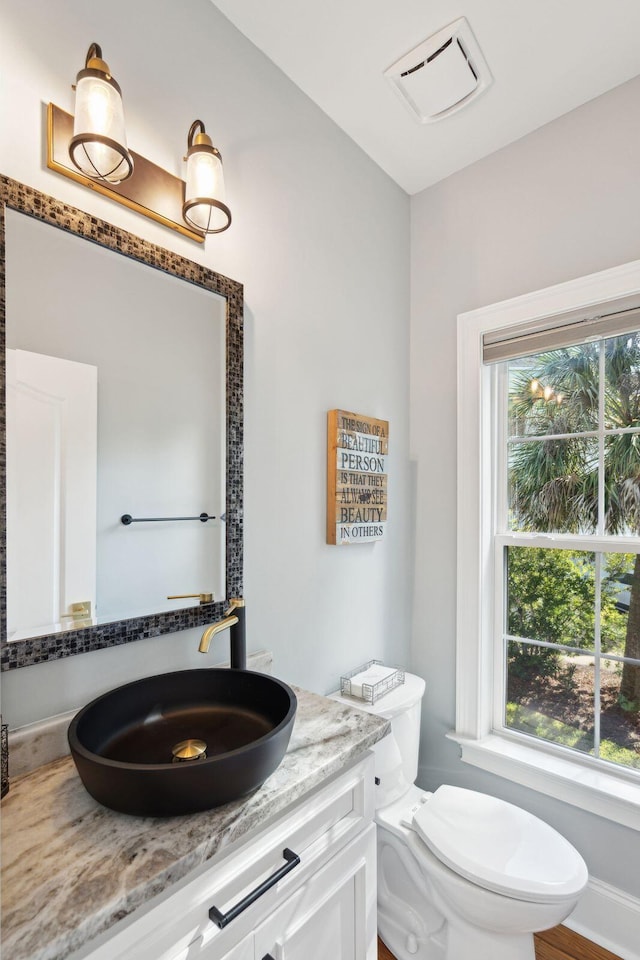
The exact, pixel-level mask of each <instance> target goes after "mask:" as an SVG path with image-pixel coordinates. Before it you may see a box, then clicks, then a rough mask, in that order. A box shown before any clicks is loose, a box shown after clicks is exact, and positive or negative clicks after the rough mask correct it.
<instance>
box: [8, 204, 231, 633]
mask: <svg viewBox="0 0 640 960" xmlns="http://www.w3.org/2000/svg"><path fill="white" fill-rule="evenodd" d="M6 265H7V277H6V297H7V299H6V306H7V347H8V348H11V349H13V350H18V351H26V352H29V353H37V354H40V355H45V356H47V357H51V358H58V359H60V360H64V361H70V362H73V363H76V364H80V365H84V366H93V367H95V368H97V381H98V383H97V390H98V408H97V483H96V487H97V502H96V520H95V523H94V522H93V519H91V520H89V518H88V515H87V516H85V521H86V522H85V524H84V526H85V528H89V527H92V536H93V538H94V543H95V568H96V597H95V616H94V618H93V622H97V623H106V622H111V621H114V620H121V619H125V618H127V617H136V616H143V615H145V614H151V613H160V612H162V611H168V610H173V609H176V608H179V607H184V606H193V603H194V601H193V600H167V597H168V596H169V595H174V594H194V593H213V594H214V597H215V599H216V600H219V599H222V598H223V597H224V596H225V586H226V584H225V530H224V523H223V521H221V520H220V517H221V514H223V513H224V510H225V499H226V489H225V467H226V460H225V455H226V450H225V447H226V417H225V401H226V349H225V333H226V306H225V301H224V300H223V298H221V297H218V296H217V295H216V294H214V293H211V292H210V291H208V290H205V289H203V288H202V287H199V286H196V285H194V284H190V283H188V282H185V281H184V280H181V279H178V278H177V277H174V276H171V275H170V274H167V273H164V272H162V271H161V270H155V269H153V268H152V267H150V266H148V265H147V264H144V263H140V262H137V261H135V260H132V259H129V258H127V257H125V256H121V255H120V254H117V253H115V252H113V251H111V250H108V249H105V248H103V247H100V246H98V245H96V244H94V243H89V242H87V241H86V240H83V239H81V238H79V237H76V236H73V235H72V234H70V233H66V232H64V231H61V230H57V229H56V228H55V227H52V226H51V225H49V224H45V223H42V222H40V221H37V220H35V219H33V218H31V217H28V216H25V215H24V214H21V213H18V212H16V211H14V210H7V216H6ZM36 379H38V378H36ZM35 389H36V390H41V391H42V392H46V391H45V390H44V386H43V381H42V380H40V382H39V385H38V384H36V386H35ZM84 439H86V435H85V434H84V433H83V440H84ZM8 442H9V443H11V442H12V441H11V440H10V439H9V441H8ZM37 442H38V443H40V444H42V447H43V450H42V451H41V453H42V455H44V448H45V446H46V443H48V442H50V441H45V440H38V441H37ZM52 456H53V454H52ZM36 461H37V462H38V463H40V461H41V457H40V456H39V455H36ZM31 472H35V471H31ZM42 472H44V471H42ZM42 479H44V478H42ZM53 485H54V480H53V479H52V480H51V485H49V486H47V488H46V494H45V491H44V490H42V491H41V494H40V495H39V496H38V502H40V501H41V500H42V499H44V497H45V495H46V497H48V498H49V499H51V497H52V496H53ZM12 489H14V490H15V483H14V484H13V488H12ZM8 498H9V503H8V510H9V513H10V515H15V512H16V511H15V509H14V503H13V499H14V496H13V494H12V492H11V490H9V491H8ZM35 502H36V501H35V500H33V499H32V498H30V501H29V503H25V501H24V499H23V500H22V502H21V503H20V504H19V505H18V508H17V509H18V510H19V512H20V514H21V524H22V526H21V530H22V531H23V532H24V531H25V530H29V531H30V533H29V542H28V544H27V546H26V548H25V549H26V550H27V557H31V558H33V557H34V556H39V557H43V556H44V555H45V554H48V555H50V547H49V545H48V537H49V534H48V533H47V532H45V528H46V527H47V525H48V526H49V527H50V526H51V525H52V523H53V519H52V518H49V520H47V521H44V520H43V518H42V516H41V515H40V513H39V510H35V509H34V506H33V505H34V503H35ZM83 512H84V508H83ZM23 513H24V514H26V515H24V516H23ZM201 513H206V514H208V515H211V516H215V517H216V519H215V520H210V521H207V522H206V523H202V522H201V521H200V520H194V521H187V520H185V521H171V520H167V521H166V522H141V523H134V524H131V525H129V526H125V525H123V524H122V523H121V519H120V518H121V517H122V515H124V514H130V515H131V516H133V517H134V518H136V519H137V518H155V517H158V518H173V517H198V516H199V515H200V514H201ZM15 539H16V538H15V537H13V538H12V541H13V542H14V543H15ZM20 539H21V541H22V539H23V538H22V536H21V537H20ZM18 556H19V554H18ZM30 562H31V561H28V563H30ZM21 563H22V565H23V566H24V563H23V562H18V561H17V560H16V556H15V552H14V550H13V548H12V546H11V543H10V544H9V553H8V557H7V566H8V571H9V574H8V576H9V606H10V609H11V611H12V616H13V611H18V610H20V609H21V610H22V611H23V612H22V613H21V614H20V620H19V622H20V634H19V636H20V637H25V636H37V635H39V634H42V633H44V632H54V630H59V629H63V630H66V629H71V628H73V626H74V621H73V619H72V618H69V619H66V620H62V621H61V622H60V619H59V617H60V614H66V613H68V612H69V610H68V608H69V605H70V604H71V603H76V602H79V601H86V600H89V599H90V596H89V595H88V594H87V595H85V593H86V591H84V592H83V593H82V595H76V591H75V590H74V591H73V595H72V594H70V593H69V594H67V595H65V596H62V597H61V595H60V590H59V586H58V587H57V588H55V587H54V589H57V597H56V600H55V601H54V600H53V599H52V598H51V597H48V599H38V600H37V602H36V599H35V598H34V597H33V594H32V592H31V590H32V582H33V579H34V578H33V576H29V577H28V578H27V579H26V581H25V578H24V577H23V576H22V575H18V573H16V572H15V571H19V569H20V565H21ZM11 571H13V573H12V572H11ZM29 581H32V582H31V583H30V582H29ZM52 603H53V604H54V606H55V608H56V610H57V611H58V624H59V625H58V626H57V627H54V628H53V629H50V624H47V630H40V629H38V627H37V624H39V623H42V622H43V621H42V616H43V614H42V612H41V610H42V608H44V609H46V610H47V611H49V610H50V609H51V604H52ZM36 609H37V610H38V612H37V614H35V610H36ZM29 610H33V611H34V616H32V617H31V622H30V623H28V622H27V623H23V619H27V620H29V615H28V611H29ZM25 611H26V613H25ZM14 622H18V621H15V620H14ZM75 625H79V624H78V623H77V622H75ZM9 639H18V635H16V636H14V637H13V638H11V636H9Z"/></svg>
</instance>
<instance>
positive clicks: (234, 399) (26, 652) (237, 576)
mask: <svg viewBox="0 0 640 960" xmlns="http://www.w3.org/2000/svg"><path fill="white" fill-rule="evenodd" d="M7 207H8V208H11V209H13V210H16V211H18V212H20V213H23V214H26V215H27V216H30V217H34V218H35V219H37V220H40V221H43V222H45V223H49V224H51V225H52V226H54V227H57V228H59V229H61V230H64V231H67V232H69V233H71V234H74V235H76V236H78V237H81V238H85V239H86V240H89V241H92V242H94V243H97V244H99V245H100V246H102V247H105V248H107V249H110V250H114V251H116V252H117V253H120V254H122V255H124V256H126V257H130V258H132V259H133V260H137V261H140V262H142V263H145V264H148V265H149V266H151V267H154V268H156V269H158V270H161V271H163V272H165V273H167V274H170V275H172V276H174V277H176V278H178V279H181V280H184V281H187V282H188V283H192V284H195V285H196V286H199V287H202V288H203V289H205V290H209V291H211V292H213V293H216V294H218V295H219V296H221V297H223V298H224V299H225V301H226V367H227V369H226V524H225V534H226V593H227V597H241V596H242V595H243V350H244V346H243V288H242V284H240V283H237V282H236V281H234V280H230V279H229V278H228V277H224V276H222V275H220V274H218V273H215V272H214V271H213V270H210V269H208V268H206V267H204V266H202V265H201V264H198V263H194V262H193V261H191V260H187V259H186V258H184V257H182V256H180V255H178V254H176V253H173V252H171V251H169V250H166V249H164V248H163V247H159V246H157V245H155V244H152V243H148V242H147V241H145V240H141V239H140V238H139V237H136V236H134V235H133V234H130V233H128V232H126V231H125V230H120V229H119V228H117V227H114V226H112V225H111V224H110V223H107V222H106V221H104V220H99V219H97V218H96V217H94V216H92V215H90V214H87V213H85V212H84V211H82V210H78V209H76V208H74V207H71V206H69V205H68V204H65V203H61V202H60V201H58V200H56V199H54V198H53V197H49V196H47V195H46V194H43V193H40V192H39V191H38V190H34V189H33V188H31V187H28V186H25V185H24V184H21V183H19V182H17V181H15V180H12V179H9V178H8V177H3V176H0V354H1V358H2V362H1V363H0V454H1V456H0V460H1V464H0V495H1V502H2V525H1V526H2V531H1V539H0V561H1V565H0V610H1V616H0V631H1V633H0V637H1V640H0V652H1V667H2V670H3V671H4V670H11V669H15V668H17V667H24V666H29V665H32V664H36V663H42V662H44V661H48V660H57V659H60V658H62V657H68V656H73V655H75V654H78V653H86V652H89V651H91V650H101V649H104V648H105V647H112V646H117V645H119V644H123V643H129V642H131V641H134V640H140V639H143V638H145V637H152V636H159V635H161V634H167V633H174V632H176V631H179V630H186V629H189V628H191V627H198V626H202V625H204V624H210V623H213V622H215V621H216V620H219V619H221V618H222V617H223V615H224V609H225V606H226V605H225V603H224V602H213V603H208V604H207V603H205V604H201V605H198V606H194V607H186V608H182V609H179V610H172V611H169V612H163V613H157V614H152V615H148V616H139V617H135V618H131V619H126V620H116V621H112V622H108V623H103V624H97V625H95V626H91V627H85V628H81V629H73V630H63V631H61V632H57V633H52V634H49V635H46V636H38V637H34V638H30V639H26V640H17V641H12V642H11V643H8V642H7V639H6V638H7V619H6V601H7V568H6V560H7V550H6V434H5V429H6V407H5V362H4V357H5V321H6V302H5V259H6V258H5V250H6V248H5V209H6V208H7ZM35 281H37V265H34V282H35Z"/></svg>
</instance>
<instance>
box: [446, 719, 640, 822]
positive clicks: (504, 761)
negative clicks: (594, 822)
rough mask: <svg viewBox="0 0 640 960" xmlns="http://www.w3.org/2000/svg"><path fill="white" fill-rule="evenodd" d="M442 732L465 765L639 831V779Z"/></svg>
mask: <svg viewBox="0 0 640 960" xmlns="http://www.w3.org/2000/svg"><path fill="white" fill-rule="evenodd" d="M447 736H448V737H449V738H450V739H451V740H455V741H456V743H458V744H459V745H460V749H461V751H462V760H463V761H464V763H470V764H472V765H473V766H475V767H480V768H481V769H482V770H487V771H488V772H490V773H495V774H496V775H497V776H499V777H504V778H505V779H507V780H512V781H513V782H514V783H519V784H521V785H522V786H525V787H530V788H531V789H532V790H537V791H538V792H539V793H544V794H546V796H550V797H555V798H556V799H557V800H563V801H564V802H565V803H570V804H573V806H576V807H580V808H581V809H582V810H586V811H588V812H589V813H594V814H596V816H599V817H605V818H606V819H607V820H613V821H614V822H615V823H620V824H623V825H624V826H625V827H630V828H631V829H633V830H640V782H639V783H634V782H633V781H631V780H627V779H625V778H623V777H617V776H615V774H612V773H608V772H606V771H603V770H600V769H595V768H593V767H591V766H588V765H586V764H582V763H580V762H579V761H576V760H573V759H571V758H567V757H562V756H558V755H556V754H552V753H551V752H550V751H546V750H544V749H540V748H538V747H537V746H530V745H529V744H525V743H522V742H521V741H520V740H518V741H515V740H511V739H510V738H508V737H502V736H498V735H497V734H491V735H489V736H487V737H484V738H483V739H481V740H471V739H468V738H467V737H463V736H460V735H459V734H457V733H455V732H453V733H449V734H447Z"/></svg>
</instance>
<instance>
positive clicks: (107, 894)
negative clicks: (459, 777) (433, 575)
mask: <svg viewBox="0 0 640 960" xmlns="http://www.w3.org/2000/svg"><path fill="white" fill-rule="evenodd" d="M294 689H295V692H296V695H297V697H298V712H297V715H296V721H295V725H294V728H293V733H292V736H291V741H290V743H289V748H288V750H287V753H286V754H285V757H284V759H283V761H282V763H281V764H280V766H279V767H278V769H277V770H276V771H275V773H273V774H272V775H271V776H270V777H269V778H268V780H267V781H266V782H265V783H264V784H263V785H262V787H260V789H258V790H257V791H256V792H255V793H253V794H252V795H251V796H250V797H248V798H244V799H243V800H237V801H235V802H233V803H228V804H226V805H225V806H223V807H218V808H216V809H214V810H210V811H207V812H205V813H197V814H191V815H189V816H184V817H171V818H168V819H153V818H144V817H130V816H126V815H124V814H120V813H114V812H113V811H111V810H107V809H106V808H105V807H103V806H101V805H100V804H99V803H97V802H96V801H95V800H93V798H92V797H90V796H89V794H88V793H87V792H86V790H85V789H84V787H83V786H82V783H81V782H80V779H79V777H78V775H77V773H76V769H75V766H74V764H73V761H72V760H71V758H70V757H63V758H61V759H59V760H56V761H54V762H53V763H48V764H46V765H45V766H42V767H39V768H38V769H36V770H34V771H33V772H32V773H29V774H26V775H24V776H22V777H20V778H18V779H17V780H15V781H12V783H11V789H10V791H9V794H8V795H7V797H5V799H4V800H3V801H2V953H3V956H6V957H7V958H9V957H11V960H63V958H64V957H67V956H69V955H70V954H71V953H73V952H75V951H76V950H79V949H80V948H81V947H82V946H83V945H84V944H86V943H87V941H89V940H90V939H91V938H92V937H94V936H96V935H97V934H98V933H101V932H103V931H105V930H108V929H109V928H110V927H111V926H112V925H113V924H115V923H117V921H118V920H121V919H122V918H123V917H125V916H127V915H128V914H130V913H132V912H133V911H134V910H137V909H138V908H139V907H141V906H143V905H144V904H145V903H147V902H148V901H149V900H151V899H152V898H153V897H154V896H156V895H157V894H159V893H161V892H162V891H164V890H166V889H167V888H168V887H169V886H170V885H171V884H173V883H176V882H177V881H178V880H181V879H182V878H183V877H185V876H186V875H187V874H189V873H190V872H191V871H192V870H194V869H196V868H197V867H199V866H200V865H201V864H203V863H205V862H206V861H208V860H210V859H211V858H212V857H214V856H215V855H216V854H217V853H218V852H219V851H221V850H222V849H223V848H224V849H226V848H227V847H229V845H230V844H232V843H234V842H236V841H238V840H239V839H240V838H242V837H245V836H246V835H247V834H248V833H250V831H252V830H253V829H254V828H257V827H261V826H262V825H264V823H265V822H266V821H267V820H268V819H271V818H273V817H274V816H275V815H276V814H278V813H280V812H281V811H282V810H284V809H285V808H286V807H288V806H289V805H290V804H291V803H293V802H294V801H296V800H298V799H300V798H301V797H303V796H304V795H305V794H307V793H308V792H309V791H311V790H312V789H313V788H314V787H317V786H318V785H319V784H321V783H322V782H323V781H324V780H326V779H327V778H329V777H331V776H333V775H334V774H336V773H338V772H339V771H340V770H342V769H343V768H344V767H346V766H348V765H349V764H350V763H351V762H352V761H353V760H355V759H356V758H357V757H358V756H359V755H360V754H362V753H363V752H364V751H365V750H366V749H368V748H369V747H370V746H372V745H373V744H374V743H376V742H377V741H378V740H380V739H382V737H384V736H385V735H386V733H387V731H388V729H389V722H388V721H387V720H383V719H381V718H380V717H377V716H374V715H371V714H368V713H365V712H364V711H362V710H356V709H352V708H351V707H346V706H344V705H343V704H341V703H338V702H336V701H334V700H329V699H327V698H326V697H321V696H318V695H317V694H313V693H308V692H307V691H305V690H300V689H296V688H294ZM354 706H355V704H354ZM177 826H178V827H179V828H180V829H176V827H177Z"/></svg>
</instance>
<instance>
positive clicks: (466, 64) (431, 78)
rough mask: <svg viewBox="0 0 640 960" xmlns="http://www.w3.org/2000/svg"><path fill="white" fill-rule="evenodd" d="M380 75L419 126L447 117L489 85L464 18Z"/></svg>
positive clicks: (483, 61)
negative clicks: (384, 78)
mask: <svg viewBox="0 0 640 960" xmlns="http://www.w3.org/2000/svg"><path fill="white" fill-rule="evenodd" d="M384 75H385V77H386V78H387V79H388V80H389V81H390V82H391V84H392V85H393V86H394V88H395V89H396V90H397V91H398V93H399V94H400V96H401V97H402V99H403V101H404V102H405V103H406V105H407V106H408V107H409V109H410V110H411V113H412V114H413V115H414V117H416V118H417V119H418V120H419V121H420V123H432V122H433V121H434V120H442V119H443V117H448V116H449V114H451V113H455V111H456V110H460V108H461V107H464V106H465V105H466V104H467V103H470V102H471V101H472V100H473V99H474V98H475V97H477V96H479V95H480V94H481V93H482V91H483V90H486V89H487V87H488V86H489V85H490V84H491V83H492V82H493V77H492V76H491V71H490V70H489V67H488V64H487V61H486V60H485V58H484V56H483V54H482V51H481V49H480V47H479V46H478V42H477V40H476V38H475V37H474V35H473V33H472V31H471V27H470V26H469V24H468V22H467V19H466V17H460V19H459V20H455V21H454V22H453V23H450V24H449V26H448V27H444V28H443V29H442V30H439V31H438V33H434V35H433V36H432V37H429V38H428V39H427V40H423V42H422V43H421V44H420V45H419V46H417V47H415V49H413V50H412V51H411V52H410V53H407V54H406V55H405V56H404V57H402V58H401V59H400V60H398V61H397V63H394V64H393V65H392V66H391V67H389V69H388V70H385V72H384Z"/></svg>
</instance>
